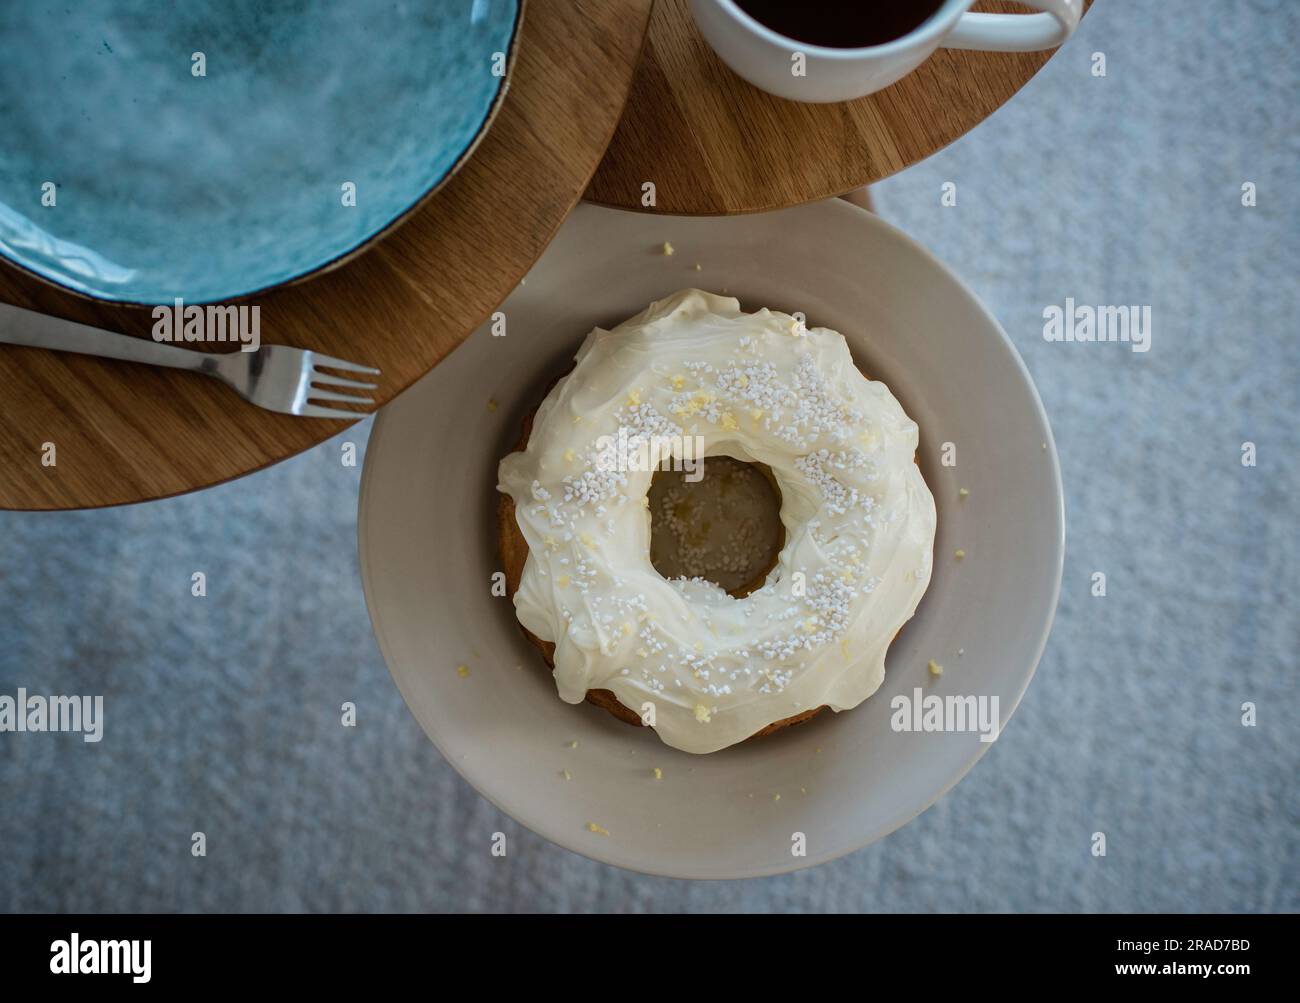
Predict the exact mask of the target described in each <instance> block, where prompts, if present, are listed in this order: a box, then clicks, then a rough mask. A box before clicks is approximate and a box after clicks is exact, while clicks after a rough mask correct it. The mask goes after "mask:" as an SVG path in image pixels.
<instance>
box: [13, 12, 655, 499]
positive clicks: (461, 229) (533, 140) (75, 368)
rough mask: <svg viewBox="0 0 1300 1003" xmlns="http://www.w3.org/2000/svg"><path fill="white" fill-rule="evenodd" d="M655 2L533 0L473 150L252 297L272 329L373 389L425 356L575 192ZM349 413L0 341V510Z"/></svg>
mask: <svg viewBox="0 0 1300 1003" xmlns="http://www.w3.org/2000/svg"><path fill="white" fill-rule="evenodd" d="M650 8H651V0H530V2H529V3H528V5H527V11H526V13H525V16H524V23H523V29H522V38H521V40H520V43H519V49H518V55H517V61H516V63H515V67H514V71H513V73H512V75H511V79H510V86H509V90H508V92H507V94H506V96H505V99H504V101H503V103H502V106H501V109H500V111H499V113H498V115H497V118H496V121H495V122H494V123H493V125H492V127H491V129H490V131H489V132H488V134H487V135H486V137H485V138H484V139H483V141H482V143H481V145H480V146H479V148H478V150H477V152H476V153H475V155H474V156H473V158H472V159H471V160H470V161H469V163H468V164H466V165H465V167H464V168H463V169H462V170H461V171H460V172H459V173H458V174H457V175H456V176H455V177H453V178H452V179H451V181H450V182H448V183H447V184H446V185H445V186H444V187H443V188H442V189H441V190H440V191H438V192H437V193H436V194H434V195H433V196H432V197H431V198H430V199H429V200H428V201H427V202H426V203H425V204H424V205H423V206H422V207H421V208H419V209H418V210H416V212H414V213H413V214H412V215H411V216H410V217H409V218H408V219H407V220H406V221H405V222H404V223H403V224H402V225H401V226H400V227H398V228H397V229H396V230H395V231H394V232H392V233H390V234H389V235H388V236H386V237H385V238H384V239H383V240H382V241H380V242H378V243H377V244H376V245H375V246H374V247H372V248H371V249H370V250H369V251H367V252H366V253H364V254H362V255H360V256H358V257H357V258H355V259H354V260H352V261H350V262H348V263H347V264H345V265H343V266H342V267H340V268H338V269H336V270H334V271H331V272H328V273H325V274H323V275H320V276H318V277H316V278H312V279H309V280H308V281H305V282H302V283H300V284H298V285H294V286H289V287H285V288H280V289H277V290H274V291H271V292H266V293H261V294H258V295H256V296H254V297H251V298H250V299H249V300H247V301H245V302H249V303H256V304H257V305H258V306H260V307H261V338H262V341H263V342H264V343H268V342H269V343H281V344H287V345H293V346H296V347H299V348H311V349H316V350H319V351H323V352H326V353H327V354H330V355H335V356H339V357H342V358H346V359H351V360H353V361H355V362H362V363H366V364H369V365H373V366H377V367H379V368H380V369H382V370H383V375H382V376H381V377H379V380H380V387H379V391H378V392H377V399H378V401H379V402H380V403H382V402H384V401H387V400H389V399H391V398H392V397H393V396H395V395H396V394H397V393H399V392H400V391H401V390H403V389H404V388H405V387H407V386H409V385H410V384H411V383H412V382H414V381H415V380H416V379H418V378H419V377H420V376H422V375H423V374H424V373H426V372H428V370H429V369H431V368H432V367H433V366H434V365H435V364H436V363H437V362H439V361H440V360H441V359H442V358H443V357H444V356H445V355H446V354H447V353H448V352H450V351H451V350H452V349H453V348H455V347H456V345H458V344H459V343H460V342H461V341H462V340H463V339H464V338H465V337H466V336H467V335H468V334H469V333H470V332H471V331H473V330H474V329H475V328H476V327H477V326H478V325H479V324H480V323H482V322H483V321H484V320H485V319H486V318H487V317H488V315H489V314H490V313H491V311H492V310H493V309H494V308H495V307H496V306H497V305H498V304H499V303H500V302H501V301H502V300H503V299H504V298H505V297H506V295H507V294H508V293H509V291H510V290H511V289H512V288H514V286H515V285H516V284H517V283H518V281H519V279H520V278H521V277H522V276H523V275H524V274H525V273H526V272H527V270H528V269H529V267H530V266H531V265H532V264H533V262H534V261H535V260H536V259H537V257H538V256H539V255H540V254H541V252H542V250H543V249H544V248H545V247H546V245H547V243H548V242H549V241H550V239H551V237H552V236H553V235H554V233H555V231H556V229H557V228H558V227H559V225H560V224H561V223H562V222H563V221H564V218H565V216H566V215H568V212H569V210H570V209H571V208H572V207H573V205H574V203H575V202H576V201H577V200H578V197H579V196H580V194H581V193H582V190H583V188H584V187H585V186H586V185H587V183H588V181H589V180H590V178H591V174H592V171H593V170H594V168H595V166H596V164H597V162H598V161H599V159H600V156H601V154H602V153H603V151H604V149H605V146H606V144H607V143H608V141H609V137H610V135H611V134H612V132H613V130H614V126H615V124H616V123H617V121H618V118H619V114H620V112H621V110H622V108H623V104H624V101H625V99H626V97H627V94H628V88H629V85H630V83H631V80H632V75H633V70H634V68H635V66H636V63H637V58H638V55H639V53H640V50H641V45H642V42H643V40H644V37H645V32H646V26H647V23H648V20H649V15H650ZM0 300H4V301H6V302H10V303H16V304H17V305H19V306H25V307H29V308H32V309H37V310H41V311H43V312H45V313H49V314H54V315H57V316H62V317H66V318H69V319H71V320H77V321H81V322H82V323H88V324H94V325H96V326H99V327H103V328H106V329H109V330H114V331H121V332H124V333H129V334H134V335H137V336H141V337H148V336H149V331H150V329H151V326H152V318H151V316H150V312H149V310H148V309H145V308H134V307H126V306H110V305H105V304H102V303H97V302H93V301H91V300H87V299H84V298H81V297H78V296H74V295H73V294H70V293H67V292H64V291H62V290H60V289H56V288H55V287H53V286H51V285H49V284H47V283H45V282H42V281H41V280H39V279H36V278H33V277H32V276H30V275H27V274H26V273H24V272H22V271H20V270H18V269H16V268H14V267H11V266H9V265H7V264H6V265H3V266H0ZM186 347H189V346H186ZM218 347H227V346H218ZM348 425H349V423H348V422H347V421H342V420H320V419H305V418H294V417H291V416H288V415H280V414H274V413H272V412H269V411H263V410H261V409H260V408H256V407H254V406H253V405H251V404H247V403H245V402H244V401H243V400H241V399H240V398H239V397H238V396H237V395H236V394H235V393H234V392H233V391H230V390H228V389H226V388H225V387H224V386H222V385H221V384H219V383H217V382H216V381H215V380H211V379H208V378H206V377H202V376H197V375H193V374H186V373H180V372H177V371H173V370H166V369H154V368H151V367H146V366H135V365H127V364H124V363H118V362H111V361H107V360H99V359H94V358H89V357H85V356H78V355H68V354H62V353H56V352H47V351H42V350H38V349H29V348H16V347H12V346H7V345H0V508H8V509H62V508H87V507H94V506H101V505H116V504H122V503H125V502H135V501H143V500H146V499H151V498H161V497H165V496H167V495H174V494H178V493H181V492H185V491H191V490H194V489H196V488H201V487H206V486H208V485H212V484H217V483H219V482H221V481H225V480H228V479H230V478H233V477H238V476H240V475H242V474H246V473H249V472H251V471H254V470H258V469H260V468H262V467H265V466H267V465H268V464H271V463H274V462H276V461H278V460H282V459H284V458H286V457H288V456H292V455H294V454H295V453H298V452H301V451H302V450H304V449H307V448H308V447H310V446H312V445H315V444H316V443H318V442H321V441H323V440H324V439H326V438H328V437H330V436H332V435H334V434H336V433H338V432H340V431H342V430H344V429H345V428H347V427H348ZM46 443H53V444H54V447H55V453H54V456H55V459H56V462H55V463H54V465H52V466H46V465H44V464H43V463H42V459H43V457H46V456H48V455H49V453H48V450H46V448H45V444H46Z"/></svg>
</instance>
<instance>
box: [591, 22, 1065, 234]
mask: <svg viewBox="0 0 1300 1003" xmlns="http://www.w3.org/2000/svg"><path fill="white" fill-rule="evenodd" d="M1090 4H1091V0H1088V5H1090ZM974 9H975V10H979V11H986V12H989V13H1014V12H1017V11H1020V12H1023V11H1024V10H1025V8H1023V7H1020V6H1019V5H1017V4H1015V3H1007V2H1003V0H981V2H980V3H978V4H976V5H975V8H974ZM1069 44H1070V43H1069V42H1068V41H1067V42H1066V45H1069ZM1052 51H1054V50H1049V51H1046V52H1022V53H1000V52H966V51H958V50H956V49H940V50H939V51H937V52H936V53H935V54H934V55H933V56H931V57H930V59H929V60H927V61H926V62H925V63H923V64H922V65H921V66H920V67H919V68H918V69H917V70H916V71H915V72H914V73H911V74H909V75H908V76H906V77H904V78H903V79H902V80H900V81H899V82H898V83H896V84H894V85H893V86H892V87H889V88H886V89H885V90H883V91H880V92H879V93H877V94H872V95H870V96H868V97H865V98H860V99H859V100H857V101H849V102H844V103H841V104H801V103H798V102H794V101H786V100H784V99H782V98H776V97H772V96H771V95H770V94H766V93H764V92H763V91H760V90H759V89H758V88H756V87H753V86H751V85H750V84H748V83H746V82H745V81H744V80H742V79H741V78H740V77H738V76H736V74H734V73H732V72H731V70H730V69H728V67H727V66H726V65H725V64H724V63H723V62H722V61H721V60H720V59H719V58H718V57H717V56H716V55H715V54H714V52H713V50H712V49H711V48H709V45H708V43H707V42H705V40H704V38H703V37H702V36H701V35H700V33H699V31H698V30H697V29H696V27H695V22H694V20H693V19H692V17H691V13H690V10H689V7H688V0H657V2H656V4H655V11H654V15H653V16H652V17H651V19H650V32H649V35H648V37H647V39H646V46H645V54H644V55H643V56H642V59H641V64H640V66H638V67H637V72H636V78H635V79H634V80H633V82H632V93H631V96H630V97H629V98H628V102H627V107H626V108H625V109H624V112H623V119H622V121H621V122H619V125H618V129H617V131H616V132H615V133H614V139H613V141H612V142H611V143H610V145H609V149H608V150H607V151H606V152H605V159H604V160H602V161H601V163H600V167H599V168H597V170H596V175H595V177H594V178H593V179H592V182H591V186H590V187H589V188H588V189H587V194H586V198H587V199H589V200H590V201H593V202H599V203H601V204H603V205H609V206H615V207H617V208H620V209H637V210H642V211H649V212H660V213H674V214H686V215H720V214H730V213H740V212H762V211H765V210H769V209H784V208H786V207H788V206H792V205H799V204H801V203H804V202H811V201H814V200H816V199H823V198H829V197H831V196H834V195H842V194H844V193H845V192H848V191H852V190H853V189H855V188H861V187H862V186H863V185H867V184H871V183H872V182H873V181H879V180H880V179H881V178H884V177H887V176H889V175H890V174H893V173H894V172H896V171H900V170H902V169H903V168H904V167H907V166H909V165H911V164H914V163H916V162H917V161H918V160H922V159H924V158H925V157H928V156H929V155H930V154H932V153H934V152H935V151H936V150H939V149H941V148H942V147H944V146H947V145H948V144H949V143H951V142H952V141H953V140H955V139H956V138H957V137H959V136H961V135H962V134H963V133H965V132H967V131H968V130H970V129H972V128H974V127H975V126H976V125H978V124H979V123H980V122H981V121H983V120H984V119H985V118H987V117H988V116H989V115H991V114H992V113H993V112H994V111H996V110H997V108H998V107H999V106H1000V105H1001V104H1002V103H1003V102H1005V101H1006V100H1007V99H1008V98H1010V97H1011V95H1013V94H1015V92H1016V91H1018V90H1019V89H1020V88H1021V87H1022V86H1024V84H1025V83H1026V81H1028V80H1029V78H1030V77H1032V76H1033V75H1034V73H1036V72H1037V71H1038V69H1039V68H1040V67H1041V66H1042V65H1043V64H1044V63H1046V62H1047V60H1048V58H1050V56H1051V55H1052ZM647 181H649V182H653V183H654V185H655V205H654V206H645V205H643V204H642V185H643V184H645V182H647Z"/></svg>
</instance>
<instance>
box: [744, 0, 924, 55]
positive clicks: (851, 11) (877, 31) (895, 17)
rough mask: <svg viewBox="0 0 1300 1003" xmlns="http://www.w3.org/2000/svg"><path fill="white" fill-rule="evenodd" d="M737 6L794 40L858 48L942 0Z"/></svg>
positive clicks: (917, 19)
mask: <svg viewBox="0 0 1300 1003" xmlns="http://www.w3.org/2000/svg"><path fill="white" fill-rule="evenodd" d="M736 6H737V7H739V8H740V9H741V10H743V11H744V12H745V13H746V14H748V15H749V16H750V17H752V18H753V19H754V20H755V21H758V22H759V23H760V24H762V25H764V26H766V27H768V28H771V29H772V30H773V31H775V32H776V33H777V34H778V35H784V36H785V37H786V38H790V39H793V40H794V41H796V42H804V43H806V44H808V45H820V46H825V47H827V48H832V49H861V48H865V47H867V46H869V45H884V44H885V43H886V42H892V41H894V39H896V38H902V37H903V36H904V35H907V34H910V33H911V32H912V31H915V30H916V29H917V28H919V27H920V26H921V25H922V24H924V23H925V22H926V21H927V20H928V19H929V18H930V16H931V15H932V14H933V13H934V12H935V11H937V10H938V9H939V8H940V7H942V6H943V0H736Z"/></svg>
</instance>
